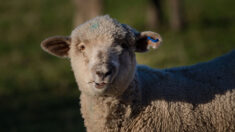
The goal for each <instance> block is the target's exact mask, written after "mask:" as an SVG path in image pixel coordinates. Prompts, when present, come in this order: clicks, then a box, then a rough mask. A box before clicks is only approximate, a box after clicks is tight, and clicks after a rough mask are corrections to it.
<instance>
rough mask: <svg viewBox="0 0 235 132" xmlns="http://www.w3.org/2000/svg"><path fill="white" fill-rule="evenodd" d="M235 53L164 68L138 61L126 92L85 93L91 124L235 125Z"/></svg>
mask: <svg viewBox="0 0 235 132" xmlns="http://www.w3.org/2000/svg"><path fill="white" fill-rule="evenodd" d="M234 58H235V51H232V52H231V53H228V54H226V55H224V56H222V57H219V58H217V59H214V60H212V61H209V62H206V63H200V64H197V65H193V66H186V67H179V68H170V69H163V70H159V69H152V68H149V67H147V66H137V71H136V76H135V78H134V80H133V82H132V83H131V85H130V86H129V88H128V89H127V90H126V92H125V93H124V94H123V95H122V96H121V97H119V98H112V97H91V96H84V95H83V94H82V95H81V105H82V109H81V110H82V114H83V117H84V118H85V125H86V127H87V130H88V131H133V132H136V131H139V132H156V131H162V132H164V131H165V132H170V131H171V132H173V131H174V132H175V131H176V132H182V131H198V132H199V131H200V132H203V131H218V132H224V131H229V132H232V131H235V68H234V67H235V59H234ZM87 114H89V116H88V115H87ZM86 117H89V118H86Z"/></svg>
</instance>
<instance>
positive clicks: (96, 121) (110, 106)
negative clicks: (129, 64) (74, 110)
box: [81, 79, 141, 131]
mask: <svg viewBox="0 0 235 132" xmlns="http://www.w3.org/2000/svg"><path fill="white" fill-rule="evenodd" d="M137 86H138V85H137V79H134V80H133V81H132V83H131V84H130V86H129V87H128V88H127V90H126V91H125V92H124V94H123V95H122V96H121V97H94V96H88V95H85V94H82V95H81V104H82V108H81V111H82V114H83V118H84V119H85V125H86V127H87V129H88V130H89V129H96V130H102V129H114V128H115V129H117V128H121V127H122V124H124V123H125V124H127V123H128V121H129V120H130V119H132V118H135V114H136V111H138V108H139V106H140V105H138V104H139V103H140V101H141V95H140V91H139V89H138V87H137ZM91 131H92V130H91ZM94 131H95V130H94Z"/></svg>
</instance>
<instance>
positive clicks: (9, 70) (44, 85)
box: [0, 0, 235, 132]
mask: <svg viewBox="0 0 235 132" xmlns="http://www.w3.org/2000/svg"><path fill="white" fill-rule="evenodd" d="M147 3H148V1H147V0H129V1H126V0H117V1H111V0H104V9H103V11H104V13H105V14H110V15H111V16H112V17H114V18H117V19H118V20H119V21H120V22H121V23H126V24H129V25H131V26H132V27H135V28H136V29H137V30H140V31H143V30H151V29H149V28H148V25H147V23H146V10H147V8H148V6H147V5H148V4H147ZM184 5H185V6H184V8H185V9H184V10H185V16H184V17H185V21H186V23H187V27H186V28H184V30H181V31H178V32H175V31H172V30H171V29H170V28H169V27H168V26H167V19H169V18H168V15H167V13H165V14H164V19H165V21H166V24H165V25H164V24H163V26H162V27H160V28H159V29H152V30H154V31H156V32H158V33H160V34H161V35H162V37H163V40H164V44H163V45H162V46H161V47H160V48H159V49H158V50H157V51H150V52H148V53H144V54H138V55H137V58H138V62H139V63H140V64H147V65H150V66H152V67H156V68H168V67H173V66H181V65H191V64H195V63H197V62H203V61H207V60H210V59H212V58H214V57H217V56H220V55H222V54H224V53H226V52H229V51H231V50H232V49H235V37H234V35H235V9H234V5H235V1H234V0H197V1H196V0H185V1H184ZM74 8H75V7H74V5H73V2H72V1H71V0H70V1H68V0H31V1H30V0H1V4H0V132H21V131H22V132H28V131H29V132H37V131H44V132H45V131H57V132H60V131H61V132H62V131H66V132H70V131H85V129H84V126H83V120H82V118H81V115H80V110H79V109H80V106H79V91H78V90H77V85H76V83H75V79H74V77H73V73H72V71H71V67H70V64H69V61H68V60H66V59H64V60H63V59H58V58H56V57H53V56H50V55H48V54H47V53H45V52H43V51H42V50H41V48H40V42H41V41H42V40H43V39H44V38H46V37H49V36H53V35H69V34H70V32H71V30H72V29H73V17H74V13H75V12H74ZM164 11H165V12H167V8H164Z"/></svg>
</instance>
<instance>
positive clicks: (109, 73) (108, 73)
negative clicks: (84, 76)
mask: <svg viewBox="0 0 235 132" xmlns="http://www.w3.org/2000/svg"><path fill="white" fill-rule="evenodd" d="M111 74H112V70H110V71H108V72H107V73H106V74H105V75H104V76H105V77H107V76H108V75H111Z"/></svg>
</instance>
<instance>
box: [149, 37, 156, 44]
mask: <svg viewBox="0 0 235 132" xmlns="http://www.w3.org/2000/svg"><path fill="white" fill-rule="evenodd" d="M148 40H151V41H152V42H153V43H157V42H158V41H159V39H158V38H157V39H153V38H151V37H149V36H148Z"/></svg>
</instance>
